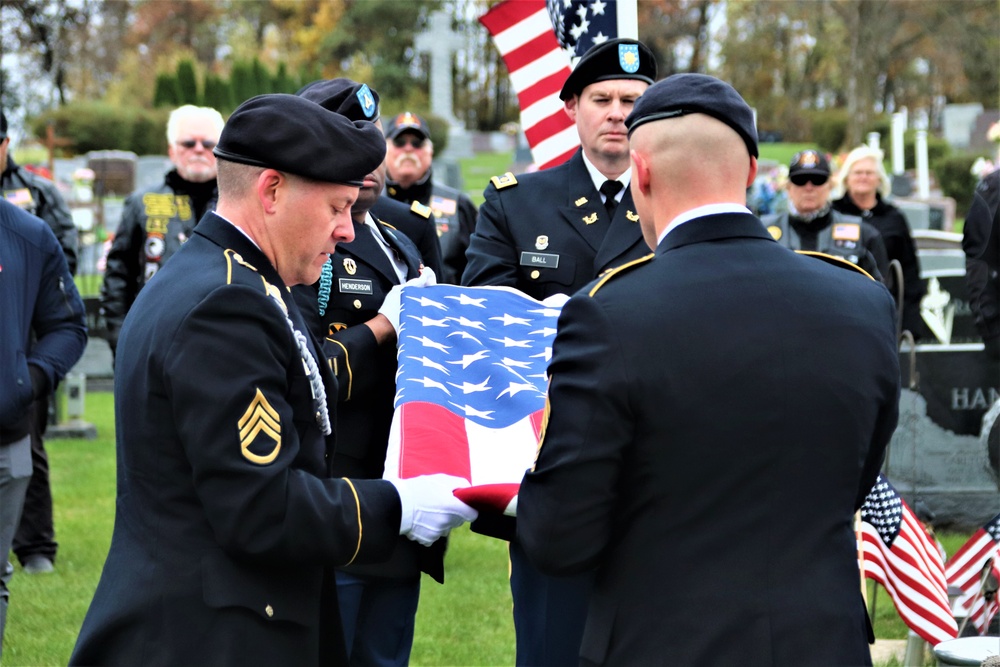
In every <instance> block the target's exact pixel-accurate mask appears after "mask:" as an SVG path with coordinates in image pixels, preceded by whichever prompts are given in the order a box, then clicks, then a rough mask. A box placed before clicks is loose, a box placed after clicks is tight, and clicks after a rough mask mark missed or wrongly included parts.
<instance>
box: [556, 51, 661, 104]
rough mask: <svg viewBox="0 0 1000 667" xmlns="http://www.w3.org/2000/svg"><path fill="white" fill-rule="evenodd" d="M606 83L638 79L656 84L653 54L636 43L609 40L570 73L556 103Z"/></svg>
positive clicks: (581, 59)
mask: <svg viewBox="0 0 1000 667" xmlns="http://www.w3.org/2000/svg"><path fill="white" fill-rule="evenodd" d="M608 79H638V80H639V81H645V82H646V83H653V81H655V80H656V60H654V59H653V52H652V51H650V50H649V47H647V46H646V45H645V44H643V43H642V42H640V41H638V40H635V39H625V38H620V39H609V40H608V41H606V42H604V43H602V44H597V45H595V46H592V47H590V49H588V50H587V52H586V53H584V54H583V57H581V58H580V62H578V63H577V64H576V67H574V68H573V71H572V72H570V75H569V77H568V78H567V79H566V83H564V84H563V87H562V91H560V93H559V99H561V100H568V99H569V98H571V97H573V96H574V95H579V94H580V93H581V92H583V89H584V88H586V87H587V86H589V85H590V84H592V83H594V82H595V81H606V80H608Z"/></svg>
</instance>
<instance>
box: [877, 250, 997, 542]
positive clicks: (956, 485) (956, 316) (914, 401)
mask: <svg viewBox="0 0 1000 667" xmlns="http://www.w3.org/2000/svg"><path fill="white" fill-rule="evenodd" d="M914 240H915V241H916V244H917V253H918V258H919V260H920V276H921V279H922V280H924V281H925V286H926V287H927V294H926V296H925V297H924V298H923V300H922V301H921V304H920V305H921V308H920V310H921V316H922V317H923V319H924V322H925V323H926V324H927V325H928V328H929V329H930V330H931V331H932V332H933V333H934V335H935V336H937V338H938V340H937V341H935V342H929V343H928V342H922V343H921V344H919V345H910V344H904V345H903V346H902V348H901V350H900V358H899V363H900V370H901V373H902V382H903V391H902V395H901V396H900V401H899V425H898V426H897V428H896V431H895V433H893V436H892V442H891V443H890V445H889V452H888V454H887V456H886V462H885V465H884V472H885V474H886V476H887V477H888V478H889V479H890V480H891V481H892V483H893V484H894V485H895V486H896V488H897V489H898V490H899V491H900V493H902V494H903V496H904V497H906V500H907V502H909V503H910V504H911V506H913V505H914V504H915V503H916V501H918V500H920V501H922V502H923V503H924V504H926V506H927V507H928V508H929V509H930V510H931V511H932V512H933V513H934V514H935V521H934V524H935V526H938V527H947V526H952V527H956V528H961V529H975V528H977V527H979V526H980V525H982V524H983V523H985V522H986V521H987V520H989V519H990V518H992V517H993V516H994V515H996V513H997V511H998V510H1000V494H998V488H1000V487H998V479H1000V478H998V472H1000V471H998V469H997V468H998V460H997V454H996V452H991V450H990V447H994V448H995V447H996V445H995V444H993V445H991V444H990V442H991V441H990V440H989V434H990V431H991V430H992V429H993V428H995V426H994V423H995V422H996V420H997V415H998V414H1000V408H997V407H994V406H995V405H996V404H998V402H1000V362H997V361H994V360H991V359H989V358H988V357H987V355H986V352H985V351H984V348H983V344H982V342H981V339H980V338H979V335H978V332H977V331H976V328H975V323H974V321H973V317H972V312H971V309H970V308H969V302H968V296H967V287H966V283H965V256H964V253H963V252H962V250H961V246H960V245H959V244H960V242H961V237H960V236H959V235H958V234H954V233H948V232H933V231H931V232H927V231H924V232H917V233H915V234H914ZM994 438H995V436H994Z"/></svg>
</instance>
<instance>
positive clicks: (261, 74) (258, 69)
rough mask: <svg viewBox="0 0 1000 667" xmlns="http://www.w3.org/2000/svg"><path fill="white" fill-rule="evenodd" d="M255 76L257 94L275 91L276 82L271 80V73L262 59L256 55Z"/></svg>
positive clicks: (254, 60) (254, 62)
mask: <svg viewBox="0 0 1000 667" xmlns="http://www.w3.org/2000/svg"><path fill="white" fill-rule="evenodd" d="M252 67H253V78H254V82H255V86H256V91H257V92H256V93H254V94H255V95H266V94H267V93H273V92H275V91H274V82H273V81H272V80H271V74H270V72H268V71H267V68H266V67H264V63H262V62H261V61H260V59H259V58H257V57H254V59H253V63H252Z"/></svg>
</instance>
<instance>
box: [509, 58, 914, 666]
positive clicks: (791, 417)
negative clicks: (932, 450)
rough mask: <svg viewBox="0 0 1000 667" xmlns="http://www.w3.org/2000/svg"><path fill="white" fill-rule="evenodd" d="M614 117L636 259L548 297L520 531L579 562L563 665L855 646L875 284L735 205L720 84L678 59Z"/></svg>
mask: <svg viewBox="0 0 1000 667" xmlns="http://www.w3.org/2000/svg"><path fill="white" fill-rule="evenodd" d="M626 124H627V125H628V127H629V133H630V134H629V138H630V144H631V154H632V182H631V188H632V194H633V198H634V199H635V204H636V207H637V209H638V212H639V215H640V217H641V220H642V228H643V232H644V236H645V239H646V241H647V242H648V244H649V245H650V247H653V248H655V254H654V255H652V256H648V257H646V258H641V259H638V260H636V261H634V262H631V263H630V264H626V265H624V266H622V267H619V268H617V269H615V270H612V271H611V272H610V273H608V274H607V275H605V276H604V277H603V278H601V279H599V280H596V281H594V282H593V283H591V284H590V285H588V286H587V288H585V289H583V290H580V291H579V292H577V293H576V294H575V295H574V296H573V297H572V298H571V299H570V300H569V301H568V302H566V304H565V305H564V306H563V309H562V313H561V314H560V316H559V331H558V333H557V334H556V338H555V342H554V344H553V347H552V361H551V363H550V364H549V376H550V381H549V387H548V402H547V405H546V417H547V419H546V423H545V425H544V426H543V435H542V437H541V442H540V443H539V450H538V457H537V460H536V461H535V465H534V466H533V467H532V469H531V470H530V471H529V472H527V473H526V474H525V476H524V479H523V480H522V482H521V486H520V493H519V495H518V505H517V535H518V539H519V540H520V541H521V544H522V546H523V548H524V551H525V552H526V553H527V555H528V558H529V559H531V561H532V562H533V563H535V565H536V566H537V567H538V568H539V569H541V571H543V572H546V573H548V574H550V575H554V576H558V575H571V574H574V573H579V572H595V577H596V578H595V584H594V590H593V592H592V594H591V595H590V597H589V599H588V600H587V621H586V631H585V633H584V639H583V644H582V646H581V648H580V660H579V664H580V665H690V666H695V665H696V666H698V667H713V666H718V667H729V666H732V665H740V667H778V666H784V665H796V666H800V665H801V666H815V667H828V666H830V665H870V664H871V654H870V651H869V646H868V641H869V637H870V634H869V630H870V625H869V624H868V623H867V615H866V612H865V604H864V598H863V597H862V595H861V587H860V586H859V581H860V579H859V573H858V547H857V538H856V536H855V533H854V529H853V526H854V513H855V511H856V510H857V509H858V508H860V507H861V505H862V503H863V502H864V499H865V497H866V496H867V494H868V492H869V491H870V490H871V488H872V485H873V483H874V482H875V479H876V478H877V475H878V472H879V468H880V466H881V464H882V460H883V456H884V452H885V448H886V446H887V445H888V443H889V439H890V438H891V436H892V433H893V430H894V429H895V426H896V420H897V414H898V407H897V405H898V401H899V390H900V376H899V357H898V353H897V351H896V331H895V323H894V319H895V308H894V305H893V301H892V297H891V296H890V295H889V292H888V290H886V288H885V287H884V286H883V285H880V284H879V283H877V282H876V281H874V280H871V279H870V278H869V277H867V276H864V275H862V274H861V272H860V271H859V270H858V269H857V268H855V267H853V266H851V265H849V264H848V263H847V262H844V261H842V260H839V261H838V260H836V259H834V260H833V261H834V262H837V264H839V265H841V267H845V268H840V267H838V266H832V265H831V264H829V263H827V262H825V261H816V260H815V259H813V258H811V257H804V256H801V255H799V254H797V253H794V252H791V251H790V250H788V249H786V248H782V247H781V245H780V244H779V243H776V242H775V241H774V240H773V239H772V238H771V236H770V235H769V234H768V233H767V231H766V230H765V228H764V227H763V226H762V225H761V223H760V220H759V219H758V218H757V217H756V216H754V215H753V214H751V213H750V210H749V209H748V208H747V207H746V188H747V186H748V185H749V184H750V183H751V182H752V181H753V178H754V174H755V173H756V171H757V132H756V128H755V124H754V115H753V111H752V110H751V108H750V107H749V106H748V105H747V104H746V102H744V100H743V99H742V97H740V95H739V93H737V92H736V91H735V90H733V88H732V87H731V86H729V85H728V84H726V83H724V82H722V81H719V80H718V79H715V78H713V77H709V76H706V75H703V74H675V75H673V76H671V77H668V78H667V79H664V80H662V81H660V82H658V83H656V84H654V85H653V86H651V87H650V88H649V90H648V91H646V93H645V94H644V95H643V96H642V97H640V98H639V100H638V102H637V103H636V105H635V108H634V110H633V111H632V114H631V115H630V116H629V117H628V120H627V121H626ZM871 639H874V637H871Z"/></svg>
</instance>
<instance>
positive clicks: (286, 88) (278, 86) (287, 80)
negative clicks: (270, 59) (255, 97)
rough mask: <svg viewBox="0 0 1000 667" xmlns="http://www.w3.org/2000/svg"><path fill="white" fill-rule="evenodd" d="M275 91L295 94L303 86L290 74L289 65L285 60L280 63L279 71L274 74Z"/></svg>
mask: <svg viewBox="0 0 1000 667" xmlns="http://www.w3.org/2000/svg"><path fill="white" fill-rule="evenodd" d="M273 88H274V92H276V93H288V94H290V95H294V94H295V92H296V91H297V90H298V89H299V88H301V86H299V85H298V84H297V82H296V81H294V80H293V79H292V77H291V76H289V74H288V65H286V64H285V62H284V61H282V62H280V63H278V72H277V73H276V74H275V75H274V86H273Z"/></svg>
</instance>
